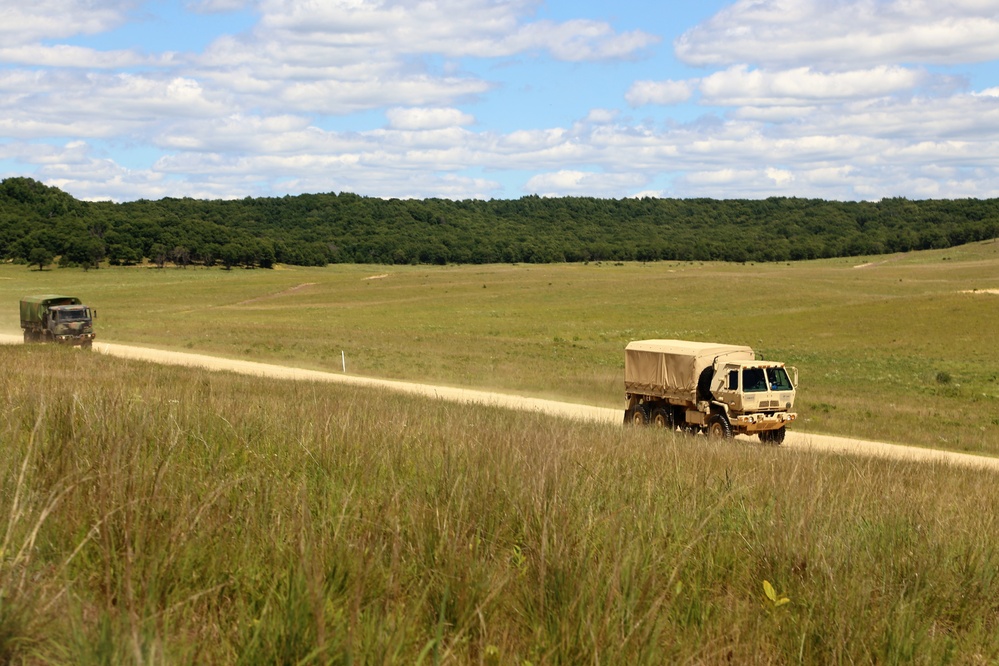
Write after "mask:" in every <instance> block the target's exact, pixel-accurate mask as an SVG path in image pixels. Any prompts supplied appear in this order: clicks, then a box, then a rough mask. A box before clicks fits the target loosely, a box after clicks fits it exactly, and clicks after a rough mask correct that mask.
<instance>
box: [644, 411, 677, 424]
mask: <svg viewBox="0 0 999 666" xmlns="http://www.w3.org/2000/svg"><path fill="white" fill-rule="evenodd" d="M649 423H650V424H651V425H652V427H653V428H657V429H660V430H673V428H674V427H676V426H675V424H674V423H673V410H671V409H669V408H667V407H656V408H655V409H653V410H652V416H651V417H650V418H649Z"/></svg>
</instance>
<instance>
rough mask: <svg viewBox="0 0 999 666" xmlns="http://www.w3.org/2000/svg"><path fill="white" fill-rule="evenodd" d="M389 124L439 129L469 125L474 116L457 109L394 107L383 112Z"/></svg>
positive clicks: (407, 127)
mask: <svg viewBox="0 0 999 666" xmlns="http://www.w3.org/2000/svg"><path fill="white" fill-rule="evenodd" d="M385 115H386V117H387V118H388V120H389V126H390V127H392V128H393V129H401V130H427V129H441V128H443V127H460V126H463V125H471V124H472V123H474V122H475V117H474V116H471V115H469V114H467V113H464V112H462V111H460V110H458V109H430V108H409V109H402V108H395V109H389V110H388V111H386V112H385Z"/></svg>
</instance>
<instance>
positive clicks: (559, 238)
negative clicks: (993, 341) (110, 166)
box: [0, 178, 999, 268]
mask: <svg viewBox="0 0 999 666" xmlns="http://www.w3.org/2000/svg"><path fill="white" fill-rule="evenodd" d="M997 236H999V199H955V200H909V199H905V198H890V199H882V200H881V201H878V202H841V201H825V200H821V199H800V198H793V197H791V198H788V197H771V198H768V199H761V200H716V199H659V198H650V197H646V198H638V199H598V198H592V197H561V198H542V197H538V196H526V197H523V198H520V199H514V200H489V201H485V200H464V201H452V200H448V199H423V200H416V199H413V200H402V199H379V198H372V197H362V196H359V195H356V194H350V193H341V194H333V193H330V194H302V195H297V196H285V197H264V198H249V197H248V198H245V199H239V200H212V201H205V200H195V199H189V198H184V199H175V198H166V199H160V200H158V201H148V200H139V201H133V202H127V203H112V202H87V201H79V200H77V199H75V198H74V197H72V196H71V195H69V194H67V193H66V192H63V191H62V190H59V189H58V188H55V187H49V186H46V185H44V184H42V183H40V182H38V181H35V180H33V179H31V178H7V179H5V180H3V181H0V258H3V259H5V260H9V261H10V260H12V261H18V262H24V263H28V264H32V265H39V266H45V265H48V264H50V263H53V262H54V261H56V260H58V262H59V264H60V265H69V266H84V267H97V266H99V265H101V264H102V263H103V262H108V263H110V264H112V265H133V264H138V263H142V262H145V261H149V262H153V263H155V264H158V265H160V266H162V265H165V264H166V263H167V262H170V263H173V264H177V265H180V266H187V265H190V264H198V265H203V266H216V265H218V266H223V267H225V268H233V267H236V266H244V267H261V268H270V267H272V266H273V265H274V264H275V263H285V264H294V265H302V266H324V265H327V264H330V263H377V264H448V263H459V264H483V263H553V262H583V261H635V260H638V261H657V260H680V261H714V260H718V261H730V262H746V261H757V262H768V261H792V260H802V259H816V258H825V257H844V256H858V255H870V254H886V253H893V252H906V251H909V250H922V249H931V248H946V247H951V246H954V245H961V244H964V243H969V242H973V241H979V240H986V239H990V238H996V237H997Z"/></svg>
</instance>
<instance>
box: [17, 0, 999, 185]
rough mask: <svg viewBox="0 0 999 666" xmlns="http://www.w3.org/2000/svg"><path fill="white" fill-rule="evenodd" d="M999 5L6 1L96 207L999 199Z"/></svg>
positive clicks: (65, 179) (677, 0)
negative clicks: (440, 200)
mask: <svg viewBox="0 0 999 666" xmlns="http://www.w3.org/2000/svg"><path fill="white" fill-rule="evenodd" d="M997 65H999V0H947V1H943V0H737V1H735V2H732V1H728V2H725V1H721V0H698V1H697V2H693V1H691V0H618V1H617V2H601V1H599V0H545V1H542V0H150V1H145V2H143V1H141V0H0V178H5V177H9V176H29V177H32V178H35V179H37V180H40V181H43V182H45V183H47V184H49V185H55V186H57V187H60V188H62V189H64V190H66V191H67V192H69V193H71V194H73V195H74V196H76V197H78V198H80V199H97V200H106V199H113V200H115V201H128V200H134V199H140V198H145V199H159V198H161V197H165V196H174V197H183V196H190V197H195V198H211V199H216V198H234V197H245V196H283V195H285V194H299V193H302V192H356V193H358V194H363V195H370V196H380V197H418V198H424V197H445V198H451V199H465V198H483V199H490V198H497V199H499V198H518V197H521V196H524V195H526V194H540V195H545V196H549V195H557V196H561V195H585V196H598V197H614V198H620V197H629V196H660V197H682V198H687V197H715V198H763V197H767V196H773V195H784V196H800V197H820V198H825V199H838V200H877V199H881V198H882V197H891V196H905V197H909V198H914V199H924V198H957V197H981V198H984V197H997V196H999V67H997Z"/></svg>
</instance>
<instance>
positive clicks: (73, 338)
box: [53, 333, 95, 345]
mask: <svg viewBox="0 0 999 666" xmlns="http://www.w3.org/2000/svg"><path fill="white" fill-rule="evenodd" d="M53 337H55V340H56V342H59V343H62V344H64V345H80V344H83V343H84V342H89V341H91V340H93V339H94V337H95V335H94V334H93V333H80V334H79V335H56V336H53Z"/></svg>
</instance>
